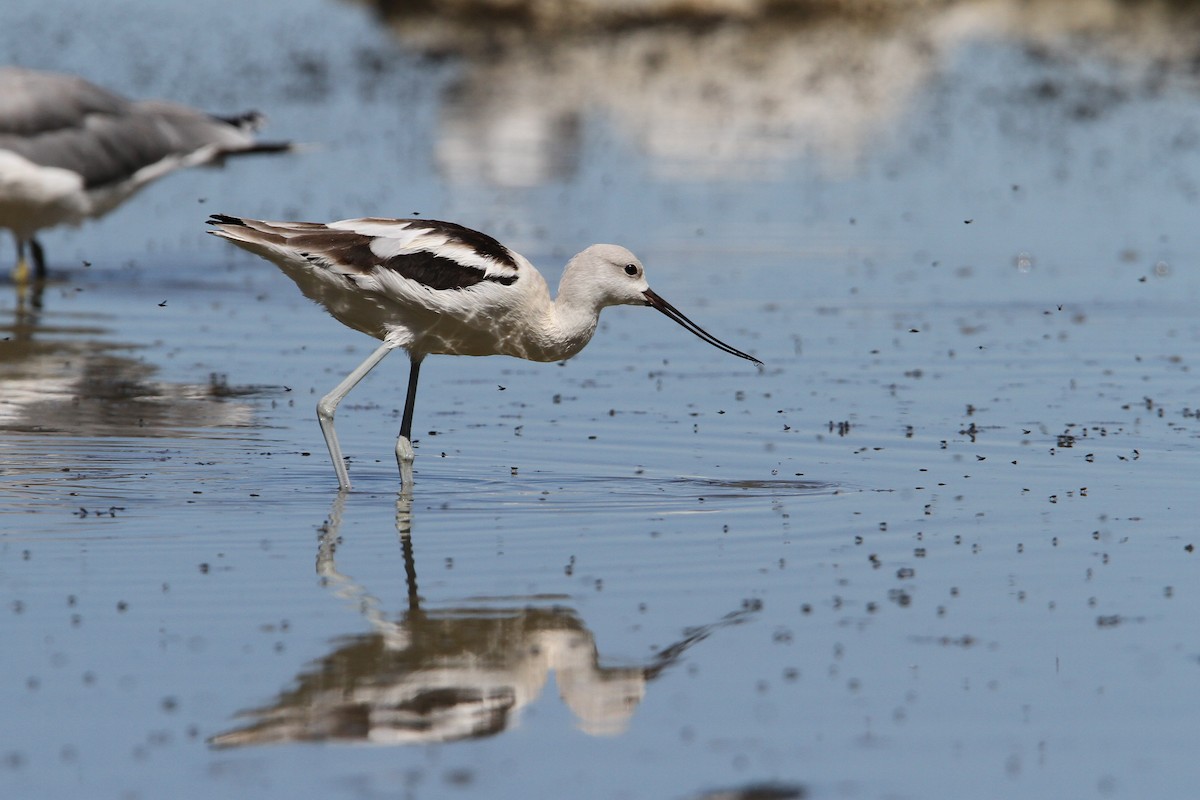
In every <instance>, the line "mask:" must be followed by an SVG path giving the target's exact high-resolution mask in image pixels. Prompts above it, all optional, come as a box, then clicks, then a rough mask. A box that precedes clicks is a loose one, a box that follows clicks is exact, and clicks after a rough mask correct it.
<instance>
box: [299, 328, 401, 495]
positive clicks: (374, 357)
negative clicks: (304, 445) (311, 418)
mask: <svg viewBox="0 0 1200 800" xmlns="http://www.w3.org/2000/svg"><path fill="white" fill-rule="evenodd" d="M390 352H392V346H391V345H390V344H387V343H386V342H385V343H384V344H381V345H380V346H379V347H378V348H377V349H376V350H375V352H373V353H371V355H369V356H367V360H366V361H364V362H362V363H361V364H359V365H358V366H357V367H355V368H354V371H353V372H351V373H350V374H349V375H347V376H346V379H345V380H343V381H342V382H341V383H339V384H338V385H337V386H335V387H333V391H331V392H330V393H329V394H327V395H325V396H324V397H322V398H321V400H320V402H318V403H317V421H318V422H320V423H321V433H323V434H325V444H326V446H327V447H329V457H330V458H331V459H333V469H334V471H335V472H337V479H338V488H339V489H341V490H343V491H345V490H347V489H349V488H350V475H349V473H347V472H346V462H344V461H343V460H342V448H341V446H340V445H339V444H338V440H337V434H336V433H335V432H334V430H333V414H334V412H335V411H337V407H338V403H340V402H342V398H343V397H345V396H346V395H348V394H349V393H350V390H351V389H353V388H354V387H355V386H357V385H358V382H359V381H361V380H362V379H363V378H365V377H367V373H368V372H370V371H371V370H373V369H375V367H376V365H378V364H379V362H380V361H383V357H384V356H386V355H387V354H388V353H390Z"/></svg>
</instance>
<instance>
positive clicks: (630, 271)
mask: <svg viewBox="0 0 1200 800" xmlns="http://www.w3.org/2000/svg"><path fill="white" fill-rule="evenodd" d="M625 274H626V275H637V274H638V268H637V264H626V265H625Z"/></svg>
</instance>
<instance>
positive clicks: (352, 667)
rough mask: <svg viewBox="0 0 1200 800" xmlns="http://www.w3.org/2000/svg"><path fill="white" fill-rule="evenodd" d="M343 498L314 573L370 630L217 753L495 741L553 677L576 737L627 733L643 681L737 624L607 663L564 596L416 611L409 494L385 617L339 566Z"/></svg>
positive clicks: (713, 626) (699, 630)
mask: <svg viewBox="0 0 1200 800" xmlns="http://www.w3.org/2000/svg"><path fill="white" fill-rule="evenodd" d="M345 499H346V495H345V493H340V494H339V495H338V497H337V499H336V500H335V501H334V504H333V509H332V511H331V513H330V515H329V520H328V522H327V523H326V525H325V526H324V527H323V528H322V530H321V537H320V543H319V547H318V552H317V573H318V574H319V575H321V577H322V578H323V579H324V581H325V585H326V586H327V587H329V588H330V589H331V590H332V591H333V593H334V594H335V595H336V596H338V597H339V598H342V599H343V600H347V601H351V602H353V603H354V604H355V605H356V606H357V607H358V608H359V610H360V611H361V613H362V614H363V616H364V617H365V618H366V620H367V621H368V623H369V624H370V627H371V630H370V631H369V632H367V633H362V634H356V635H353V636H349V637H343V638H340V639H339V640H338V641H337V642H336V646H335V647H334V649H333V650H332V651H331V652H330V653H329V654H328V655H325V656H323V657H322V658H320V659H318V660H317V661H315V662H313V663H312V664H310V665H308V666H307V667H306V668H305V669H304V671H302V672H301V673H300V674H299V675H298V676H297V677H296V679H295V681H294V682H293V685H292V686H291V687H290V688H288V689H286V690H284V691H282V692H280V693H279V695H278V696H277V697H276V698H275V700H274V701H272V702H271V703H270V704H268V705H266V706H263V707H261V708H256V709H252V710H249V711H244V712H240V713H239V715H238V716H240V717H244V718H247V719H248V720H249V721H248V722H247V723H246V724H245V725H244V726H242V727H240V728H237V729H234V730H230V731H227V732H225V733H221V734H218V735H216V736H214V737H212V738H211V739H210V740H209V743H210V744H211V745H213V746H214V747H243V746H248V745H260V744H271V743H279V742H295V741H343V742H371V743H376V744H394V745H398V744H425V743H430V742H449V741H457V740H463V739H473V738H480V737H485V736H492V735H495V734H498V733H500V732H502V731H504V730H506V729H508V728H510V727H512V726H514V725H515V724H516V723H517V720H518V718H519V715H520V712H521V710H522V709H523V708H524V707H525V706H527V705H528V704H529V703H531V702H532V701H533V700H535V699H536V698H537V697H538V696H539V695H540V694H541V692H542V689H543V688H544V687H545V685H546V682H547V679H548V677H549V673H550V672H551V671H553V672H554V675H555V683H556V684H557V686H558V690H559V694H560V696H561V698H562V700H563V702H564V703H566V705H567V707H568V708H570V709H571V712H572V713H573V714H574V716H575V719H576V722H577V725H578V726H579V728H581V729H582V730H583V731H585V732H587V733H589V734H592V735H597V736H604V735H615V734H619V733H621V732H623V731H624V730H625V729H626V727H627V726H628V724H629V721H630V718H631V717H632V716H633V714H634V712H635V711H636V710H637V707H638V705H639V704H640V703H641V701H642V698H643V697H644V695H645V693H646V688H647V685H648V684H649V683H650V682H651V681H653V680H654V678H655V677H657V676H658V675H659V674H660V673H661V672H662V671H663V670H665V669H666V668H668V667H670V666H671V665H673V664H676V663H678V662H679V661H680V659H681V658H682V657H683V655H684V653H685V652H686V651H687V650H688V649H689V648H690V647H692V646H693V645H695V644H697V643H699V642H701V641H703V640H704V639H706V638H708V637H709V636H710V635H712V634H713V633H714V632H715V631H717V630H718V629H720V628H723V627H725V626H729V625H736V624H738V623H740V622H743V621H744V620H745V619H746V618H747V617H748V616H749V615H751V614H753V613H754V612H755V611H756V609H755V608H753V607H745V608H741V609H739V610H737V611H734V612H732V613H729V614H727V615H725V616H724V617H722V618H721V619H719V620H717V621H715V622H713V623H710V624H707V625H703V626H700V627H696V628H690V629H688V630H687V631H686V632H685V633H684V634H683V635H682V636H681V637H680V639H679V640H678V641H676V642H675V643H673V644H672V645H670V646H669V647H666V648H664V649H663V650H662V651H660V652H659V653H658V654H657V655H656V656H655V657H654V658H652V659H650V660H649V661H648V662H646V663H643V664H638V665H625V666H612V665H607V664H605V663H603V659H602V658H601V657H600V654H599V652H598V651H597V648H596V642H595V638H594V636H593V635H592V632H591V631H590V630H588V628H587V626H586V625H585V624H584V622H583V620H581V619H580V617H579V615H578V614H576V612H575V611H574V610H573V609H571V608H570V607H568V606H566V605H564V604H562V603H561V601H563V600H566V599H567V598H565V597H561V596H558V597H544V596H543V597H536V598H522V599H521V602H519V603H517V602H514V601H496V600H491V599H489V600H488V601H487V602H483V601H479V602H474V603H466V604H460V605H454V606H448V607H441V608H436V609H429V608H425V607H423V604H422V598H421V596H420V593H419V591H418V588H417V569H416V560H415V556H414V553H413V541H412V536H411V532H412V499H411V498H410V497H407V496H405V495H403V494H401V495H400V496H399V497H398V499H397V503H396V531H397V534H398V535H399V539H400V548H401V553H402V555H403V559H404V569H405V574H406V583H407V589H408V595H407V607H406V608H405V610H404V611H403V612H402V613H401V614H399V616H398V618H397V619H395V620H393V619H391V618H390V617H389V615H388V614H387V613H386V612H385V611H384V610H383V609H382V608H381V607H380V603H379V600H378V599H377V598H376V597H374V596H373V595H371V594H370V593H369V592H368V591H367V590H366V589H365V588H364V587H362V586H361V585H359V584H358V583H356V582H355V581H354V579H353V578H351V577H350V576H348V575H345V574H344V573H342V572H340V571H339V570H338V567H337V564H336V560H335V556H336V552H337V547H338V530H339V528H340V526H341V521H342V514H343V510H344V503H345Z"/></svg>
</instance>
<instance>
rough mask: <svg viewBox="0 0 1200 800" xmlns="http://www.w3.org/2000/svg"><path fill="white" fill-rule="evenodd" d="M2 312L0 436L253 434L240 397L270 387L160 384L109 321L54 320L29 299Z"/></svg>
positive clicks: (218, 382) (215, 380)
mask: <svg viewBox="0 0 1200 800" xmlns="http://www.w3.org/2000/svg"><path fill="white" fill-rule="evenodd" d="M4 316H6V315H4V312H3V311H0V430H9V431H26V432H38V433H65V434H72V435H83V436H139V437H151V436H179V435H186V432H187V430H188V429H192V428H210V427H246V426H249V425H251V424H252V422H253V409H252V408H251V406H250V405H249V404H248V403H245V402H241V401H239V400H237V398H238V397H240V396H243V395H247V394H252V393H255V392H257V391H260V390H261V388H262V387H232V386H229V385H228V384H227V383H226V382H225V380H224V379H223V378H222V377H221V376H216V375H212V376H209V380H208V381H207V382H205V383H171V382H167V381H161V380H156V379H155V378H154V375H155V373H156V372H157V367H155V366H154V365H153V364H150V363H148V362H147V361H146V360H145V359H144V358H139V357H137V350H138V349H139V346H137V345H133V344H121V343H115V342H112V341H111V340H109V339H108V338H107V337H108V335H109V333H110V332H109V330H108V328H107V327H105V325H104V324H103V321H102V319H101V318H97V317H95V316H75V317H72V316H70V315H66V314H52V313H49V312H45V311H43V310H42V309H41V308H40V307H39V306H38V305H36V304H35V305H28V304H26V303H25V302H24V301H23V299H22V300H18V303H17V305H16V307H15V308H14V309H12V311H11V316H8V318H7V319H5V318H4Z"/></svg>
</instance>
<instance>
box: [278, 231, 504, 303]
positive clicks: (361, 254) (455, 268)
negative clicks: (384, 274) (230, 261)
mask: <svg viewBox="0 0 1200 800" xmlns="http://www.w3.org/2000/svg"><path fill="white" fill-rule="evenodd" d="M463 230H469V229H468V228H463ZM477 236H479V237H482V238H484V239H490V237H486V236H484V235H483V234H477ZM372 238H373V237H371V236H366V235H364V234H361V233H354V232H352V231H335V230H328V229H325V230H321V231H319V232H314V233H303V234H299V235H297V236H292V237H290V238H289V239H288V244H289V246H291V247H294V248H296V249H297V250H298V251H300V252H301V253H304V254H306V255H305V256H304V257H305V258H307V259H309V260H310V261H311V260H313V259H320V260H322V261H326V262H328V263H330V264H337V265H338V266H340V267H342V268H348V269H351V270H354V271H355V272H359V273H362V274H366V273H369V272H370V271H371V270H373V269H375V268H376V267H382V268H384V269H389V270H392V271H393V272H396V273H397V274H399V275H400V276H401V277H404V278H407V279H409V280H411V281H416V282H417V283H419V284H421V285H422V286H428V287H429V288H430V289H465V288H467V287H469V286H474V285H475V284H477V283H480V282H482V281H493V282H495V283H500V284H503V285H505V286H511V285H512V284H513V283H515V282H516V280H517V276H516V274H512V275H488V274H486V273H485V272H484V271H483V270H481V269H479V268H478V267H472V266H464V265H462V264H460V263H458V262H457V261H455V260H454V259H452V258H446V257H444V256H439V255H437V254H435V253H430V252H428V251H426V250H422V251H420V252H417V253H405V254H403V255H398V256H392V257H391V258H388V259H381V258H380V257H379V256H377V255H375V253H374V252H373V251H372V250H371V241H372ZM491 241H492V242H494V243H495V244H496V246H497V247H500V248H501V250H504V247H503V245H500V244H499V243H498V242H495V240H494V239H492V240H491ZM467 244H468V245H469V246H471V247H472V248H475V249H476V252H480V251H479V250H478V248H477V246H476V244H475V243H474V242H467ZM483 254H484V255H487V256H488V257H489V258H490V257H492V256H491V254H489V253H483ZM504 254H505V259H506V263H509V264H511V265H512V267H513V268H514V269H515V268H516V262H515V261H513V259H512V257H511V256H510V255H508V251H507V250H504Z"/></svg>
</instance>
